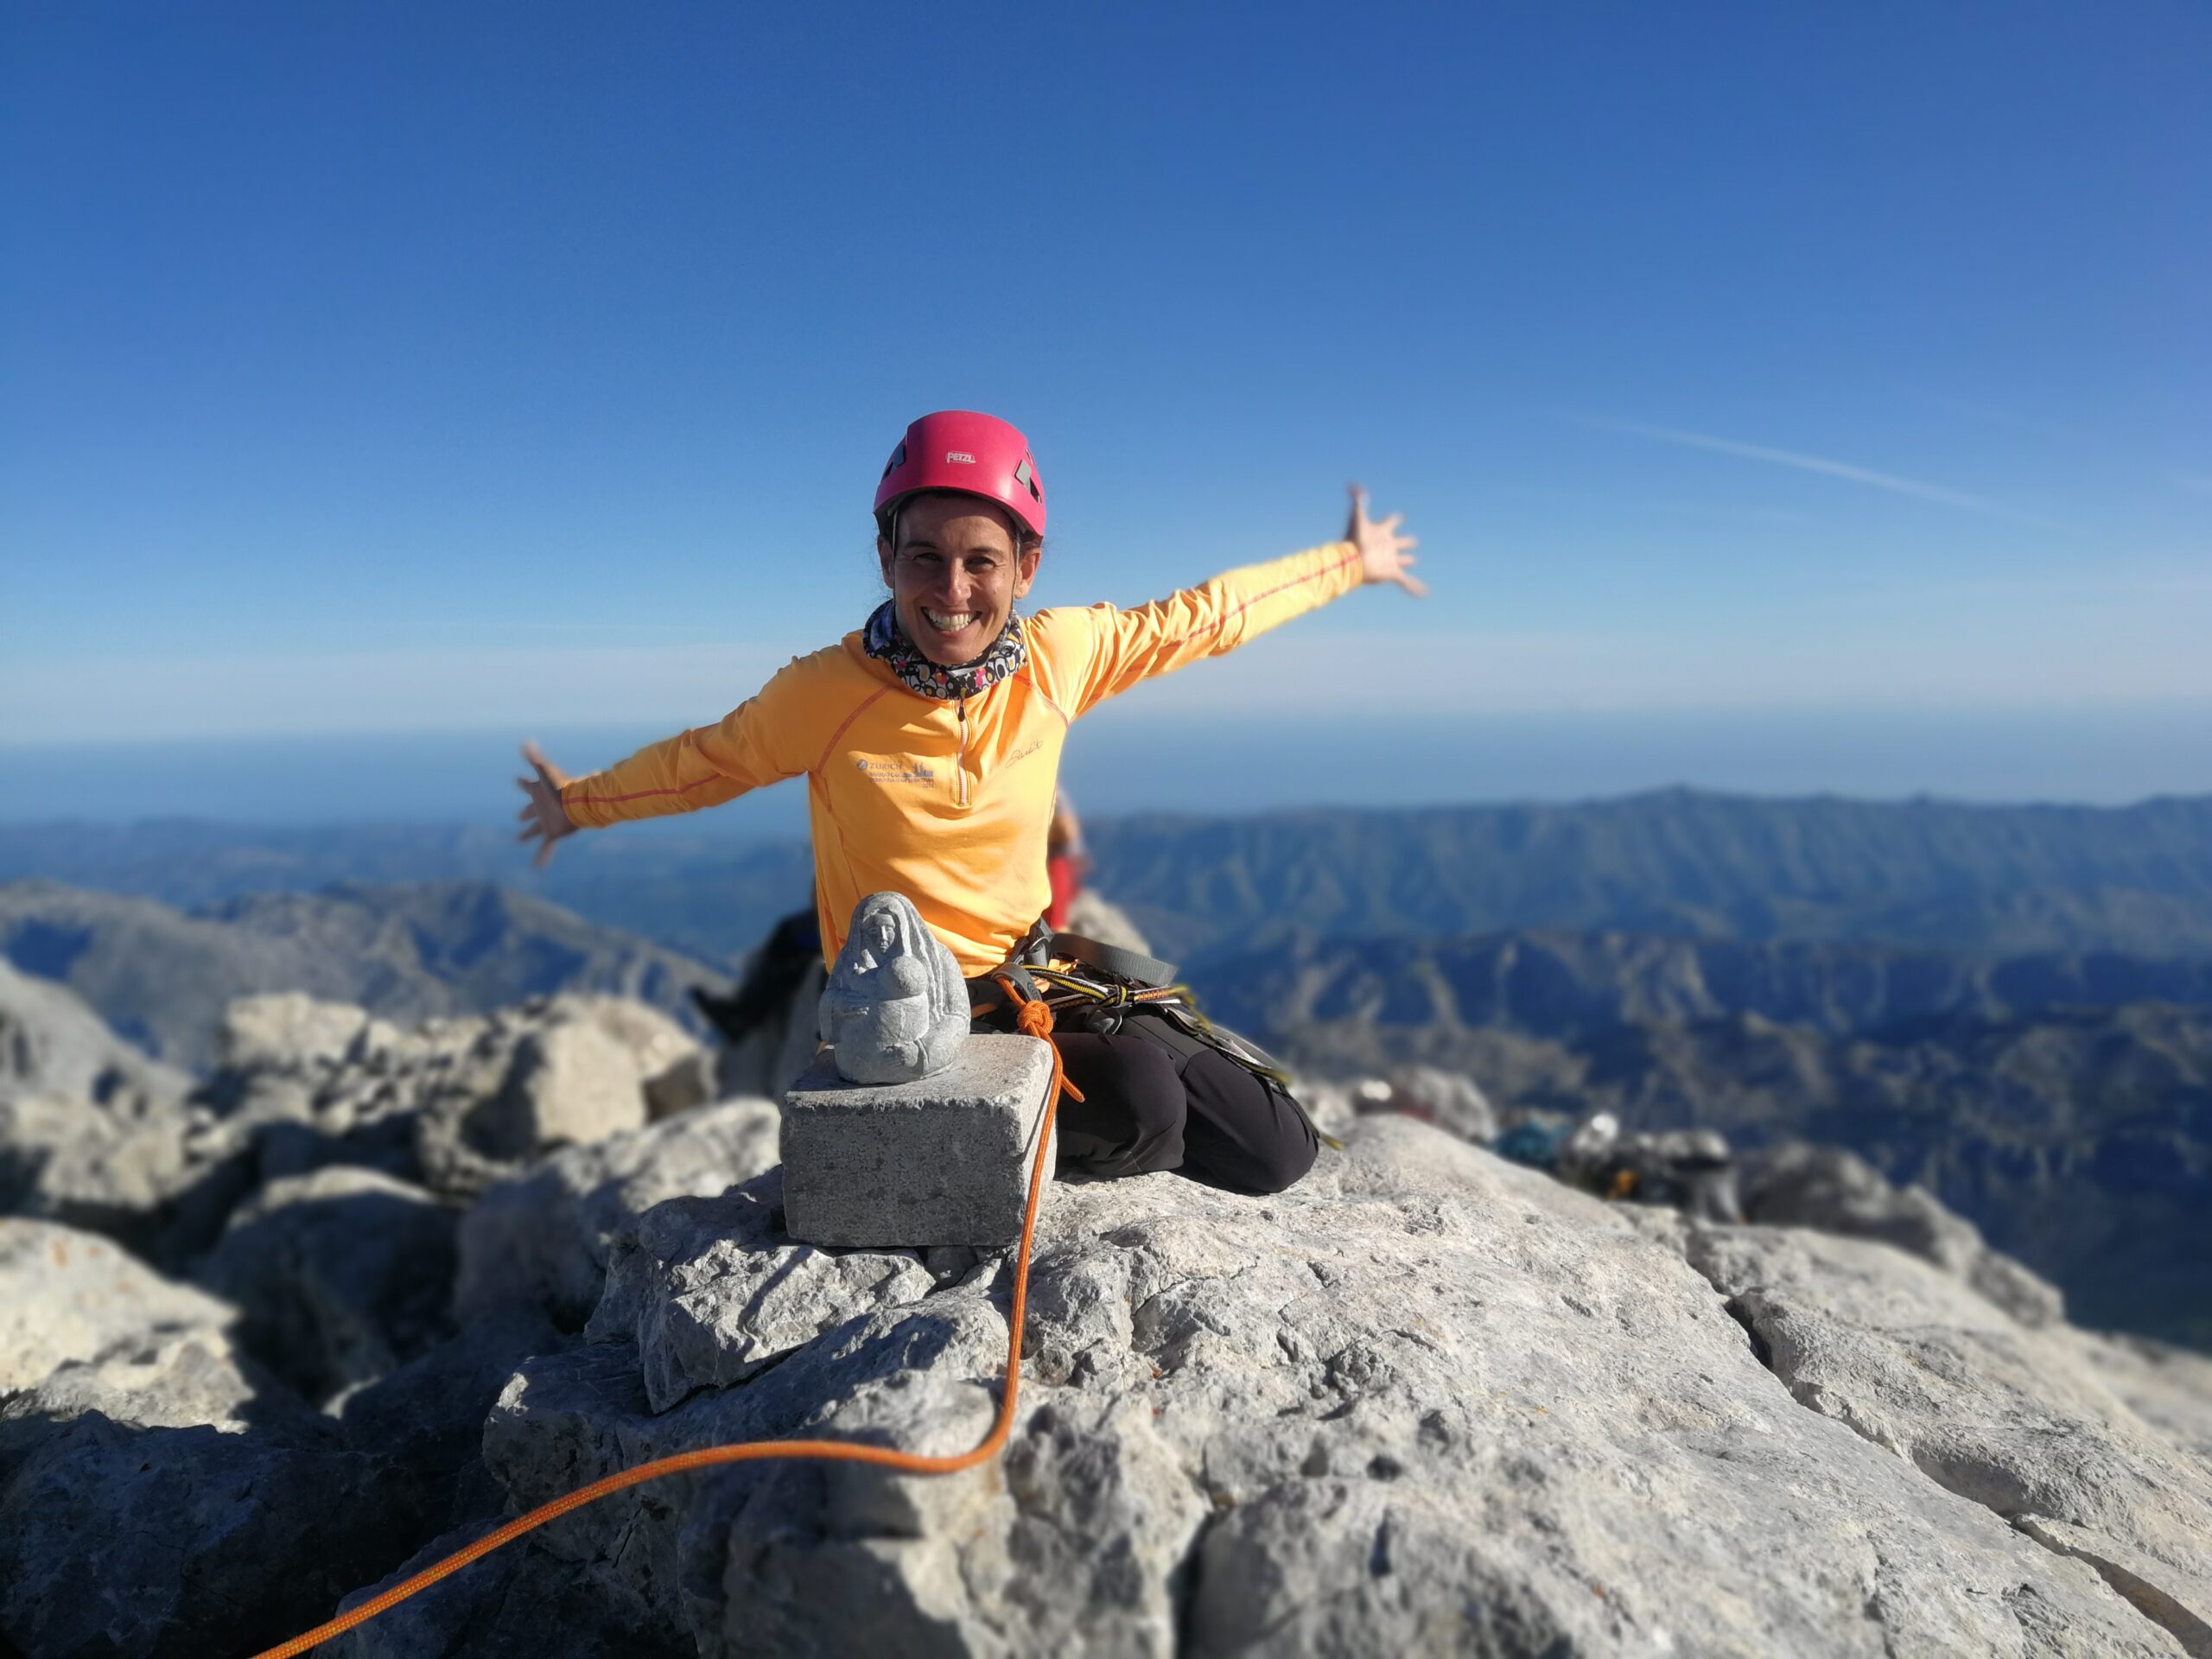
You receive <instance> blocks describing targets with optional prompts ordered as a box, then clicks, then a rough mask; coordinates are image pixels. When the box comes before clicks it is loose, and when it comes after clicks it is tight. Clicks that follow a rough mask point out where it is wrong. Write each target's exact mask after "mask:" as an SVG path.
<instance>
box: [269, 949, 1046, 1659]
mask: <svg viewBox="0 0 2212 1659" xmlns="http://www.w3.org/2000/svg"><path fill="white" fill-rule="evenodd" d="M999 983H1000V984H1001V985H1003V986H1004V987H1005V988H1006V991H1007V996H1008V997H1009V998H1010V999H1011V1000H1012V1001H1013V1003H1014V1023H1015V1026H1016V1027H1017V1028H1018V1029H1020V1031H1022V1032H1023V1033H1027V1035H1029V1036H1032V1037H1035V1038H1037V1039H1040V1040H1041V1041H1042V1042H1043V1043H1044V1044H1045V1046H1046V1048H1048V1049H1052V1088H1051V1090H1050V1091H1049V1092H1048V1093H1047V1094H1046V1096H1045V1113H1044V1116H1043V1117H1042V1118H1041V1119H1040V1120H1039V1124H1038V1131H1037V1157H1036V1160H1035V1161H1034V1162H1033V1164H1032V1165H1031V1166H1030V1171H1029V1207H1028V1209H1027V1211H1025V1212H1024V1213H1023V1216H1022V1218H1021V1244H1020V1249H1019V1250H1018V1251H1017V1252H1016V1254H1015V1255H1014V1300H1013V1306H1012V1307H1011V1308H1010V1309H1009V1310H1008V1313H1007V1358H1006V1383H1005V1387H1004V1389H1003V1390H1002V1391H1001V1394H1000V1396H999V1414H998V1421H995V1423H993V1424H992V1425H991V1432H990V1433H988V1434H987V1435H986V1436H984V1438H983V1441H982V1444H981V1445H980V1446H976V1448H975V1450H973V1451H972V1452H959V1453H957V1454H955V1455H952V1456H947V1457H926V1456H924V1455H923V1454H922V1453H920V1452H900V1451H898V1450H897V1449H895V1448H893V1447H892V1446H864V1445H861V1444H860V1443H858V1442H856V1441H851V1440H754V1441H751V1442H741V1443H738V1444H734V1445H728V1446H702V1447H700V1448H699V1449H698V1450H697V1451H696V1452H677V1453H676V1454H675V1455H673V1456H671V1457H665V1458H655V1459H653V1460H652V1462H650V1463H641V1464H639V1465H637V1466H636V1467H635V1468H633V1469H621V1470H617V1471H615V1472H614V1473H613V1474H611V1475H605V1476H602V1477H601V1478H599V1479H597V1480H594V1481H593V1482H592V1483H591V1484H589V1485H588V1486H582V1487H579V1488H578V1489H577V1490H576V1491H573V1492H570V1493H569V1494H568V1495H567V1496H565V1497H556V1498H555V1499H554V1500H553V1501H552V1502H551V1503H541V1504H539V1505H538V1506H537V1508H536V1509H534V1510H531V1511H530V1512H529V1513H528V1514H527V1515H521V1516H516V1517H515V1519H513V1520H512V1521H510V1522H507V1523H506V1524H505V1526H503V1527H500V1528H499V1529H497V1530H496V1531H494V1532H491V1533H487V1534H486V1535H485V1536H483V1537H481V1538H480V1539H478V1540H477V1541H475V1542H474V1543H473V1544H468V1545H465V1546H464V1547H462V1548H460V1549H457V1550H455V1551H454V1553H453V1554H450V1555H448V1556H446V1557H444V1558H443V1559H442V1560H436V1561H433V1562H432V1563H431V1564H430V1565H429V1566H428V1567H424V1568H423V1570H422V1571H421V1572H419V1573H414V1574H412V1575H411V1576H410V1577H409V1578H407V1579H405V1580H402V1581H401V1582H399V1583H398V1584H396V1585H394V1586H392V1587H391V1589H389V1590H387V1591H385V1592H383V1593H382V1594H381V1595H378V1596H372V1597H371V1598H370V1599H368V1600H366V1601H365V1602H363V1603H362V1604H361V1605H359V1606H358V1607H355V1608H353V1609H352V1610H351V1611H347V1612H343V1613H340V1614H339V1615H338V1616H337V1617H336V1618H333V1619H331V1620H330V1621H329V1622H328V1623H327V1624H318V1625H317V1626H315V1629H313V1630H309V1631H308V1632H307V1633H306V1634H305V1635H303V1636H296V1637H293V1638H292V1639H291V1640H290V1641H289V1642H283V1643H278V1644H277V1646H275V1647H273V1648H269V1649H264V1651H262V1652H261V1653H258V1654H257V1655H255V1656H254V1659H294V1656H296V1655H298V1654H302V1653H305V1652H307V1651H308V1649H312V1648H315V1647H317V1646H319V1645H321V1643H325V1642H327V1641H329V1640H330V1639H331V1637H334V1636H340V1635H342V1634H344V1633H345V1632H346V1631H347V1630H353V1629H354V1628H356V1627H357V1626H359V1625H362V1624H367V1623H368V1622H369V1620H371V1619H372V1618H376V1617H377V1615H378V1614H379V1613H384V1612H388V1611H391V1609H392V1608H394V1607H397V1605H399V1604H400V1603H401V1602H403V1601H405V1600H406V1599H408V1598H409V1597H410V1596H414V1595H418V1594H420V1593H421V1592H423V1591H425V1590H427V1589H429V1587H430V1586H432V1585H434V1584H435V1583H437V1582H438V1581H439V1580H441V1579H444V1578H448V1577H449V1576H450V1575H452V1574H453V1573H458V1572H459V1571H460V1570H461V1568H462V1567H467V1565H468V1564H469V1563H470V1562H471V1561H474V1560H481V1559H482V1558H483V1557H485V1556H486V1555H489V1554H491V1553H492V1552H493V1550H495V1549H499V1548H502V1547H503V1546H505V1545H507V1544H511V1543H512V1542H513V1541H515V1540H516V1539H518V1538H519V1537H521V1536H522V1535H523V1534H524V1533H526V1532H531V1531H535V1530H536V1529H537V1528H539V1527H542V1526H543V1525H544V1524H545V1523H546V1522H549V1521H556V1520H558V1519H560V1517H561V1516H564V1515H567V1514H569V1512H570V1511H572V1510H580V1509H582V1508H583V1507H584V1506H585V1505H586V1504H588V1503H597V1502H598V1501H599V1500H600V1499H601V1498H602V1497H611V1496H613V1494H614V1493H616V1492H620V1491H627V1490H628V1489H629V1488H630V1487H632V1486H642V1485H644V1484H645V1483H646V1482H647V1481H652V1480H659V1479H661V1478H664V1477H665V1476H669V1475H680V1474H683V1473H686V1472H688V1471H691V1470H694V1469H710V1468H714V1467H715V1466H717V1465H721V1464H726V1463H754V1462H760V1461H764V1460H767V1459H777V1458H795V1459H796V1458H818V1459H827V1460H830V1461H835V1462H840V1463H868V1464H874V1465H876V1466H877V1467H879V1468H883V1469H891V1470H895V1471H898V1472H899V1473H900V1474H905V1475H952V1474H958V1473H959V1472H960V1471H963V1470H966V1469H973V1468H975V1467H976V1466H977V1465H979V1464H984V1463H988V1462H989V1461H990V1460H991V1459H993V1458H995V1457H996V1456H998V1454H999V1453H1000V1452H1003V1451H1005V1450H1006V1446H1007V1440H1009V1439H1010V1438H1011V1437H1012V1435H1013V1433H1014V1404H1015V1402H1016V1400H1017V1399H1018V1398H1019V1396H1020V1389H1021V1326H1022V1319H1023V1316H1024V1312H1025V1309H1026V1306H1027V1302H1028V1298H1029V1250H1030V1244H1031V1242H1032V1240H1033V1237H1034V1236H1035V1233H1036V1230H1037V1207H1038V1204H1039V1200H1040V1199H1041V1198H1043V1196H1044V1192H1045V1176H1046V1168H1045V1158H1046V1154H1047V1153H1048V1152H1050V1151H1051V1149H1052V1122H1053V1119H1054V1117H1055V1116H1057V1115H1058V1111H1059V1106H1060V1096H1061V1095H1063V1094H1065V1095H1067V1096H1069V1097H1070V1098H1071V1099H1073V1100H1081V1099H1082V1098H1083V1091H1082V1090H1079V1089H1077V1087H1076V1086H1075V1085H1074V1084H1071V1083H1070V1082H1069V1081H1068V1080H1067V1078H1066V1077H1065V1076H1064V1075H1063V1074H1062V1072H1061V1070H1060V1055H1059V1051H1058V1049H1057V1048H1053V1046H1052V1007H1050V1005H1049V1004H1048V1003H1046V1001H1042V1000H1040V999H1038V998H1035V997H1033V996H1030V995H1026V994H1025V993H1024V992H1023V991H1022V990H1021V989H1020V988H1019V987H1018V986H1017V985H1015V984H1014V982H1012V981H1011V979H1009V978H1007V977H1006V976H1000V978H999Z"/></svg>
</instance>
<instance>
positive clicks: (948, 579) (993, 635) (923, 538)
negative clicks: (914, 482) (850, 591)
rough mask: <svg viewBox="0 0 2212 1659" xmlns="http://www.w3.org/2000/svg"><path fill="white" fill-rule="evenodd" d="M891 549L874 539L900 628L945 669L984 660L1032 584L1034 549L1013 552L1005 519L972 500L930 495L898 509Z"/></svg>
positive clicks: (981, 501)
mask: <svg viewBox="0 0 2212 1659" xmlns="http://www.w3.org/2000/svg"><path fill="white" fill-rule="evenodd" d="M897 529H898V531H899V545H898V547H897V548H896V549H893V547H892V546H891V544H890V543H888V542H887V541H885V540H884V539H883V537H880V536H879V537H876V540H875V550H876V556H877V557H879V558H880V560H881V561H882V562H883V580H884V582H885V583H886V585H887V586H888V587H889V588H890V589H891V597H892V601H893V604H895V605H896V606H897V607H898V612H899V626H900V627H902V628H904V629H906V637H907V638H908V639H912V641H913V642H914V643H915V644H916V645H918V646H920V647H921V652H922V655H923V656H925V657H926V658H929V659H930V660H931V662H933V663H938V664H943V665H944V666H945V667H947V668H953V667H957V666H958V665H959V664H962V663H972V662H974V661H975V660H976V658H978V657H980V656H982V654H983V652H984V651H985V650H986V649H987V648H988V646H989V645H990V643H991V641H992V640H994V639H997V638H998V637H999V631H1000V630H1001V628H1003V627H1005V626H1006V620H1007V617H1008V616H1010V615H1012V614H1013V612H1014V601H1015V600H1017V599H1020V597H1021V596H1022V595H1023V594H1027V592H1028V591H1029V585H1030V583H1032V582H1034V581H1036V579H1037V561H1038V559H1039V549H1037V548H1036V547H1035V546H1030V547H1028V548H1026V549H1022V550H1019V551H1017V550H1016V549H1015V546H1014V532H1013V531H1012V529H1011V528H1010V527H1009V526H1008V524H1007V518H1006V514H1005V513H1004V512H1002V511H1001V510H1000V509H999V508H997V507H995V506H993V505H989V504H988V503H986V502H984V501H983V500H982V499H979V498H977V497H975V496H961V495H927V496H921V497H918V498H917V499H915V500H913V501H912V502H910V503H909V504H908V505H906V506H905V507H904V508H902V509H901V510H900V512H899V522H898V524H897Z"/></svg>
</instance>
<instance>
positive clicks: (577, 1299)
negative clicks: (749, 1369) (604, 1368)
mask: <svg viewBox="0 0 2212 1659" xmlns="http://www.w3.org/2000/svg"><path fill="white" fill-rule="evenodd" d="M779 1121H780V1114H779V1112H778V1111H777V1109H776V1107H775V1106H774V1104H773V1103H771V1102H768V1101H766V1100H725V1101H720V1102H717V1103H715V1104H714V1105H711V1106H704V1107H701V1108H699V1109H696V1110H695V1111H690V1112H686V1113H683V1115H681V1116H677V1117H673V1118H671V1119H669V1120H668V1121H667V1122H661V1123H656V1124H654V1125H652V1127H651V1128H643V1129H633V1130H632V1131H630V1132H629V1133H628V1134H626V1135H612V1136H609V1137H608V1138H607V1139H606V1140H604V1141H599V1142H597V1143H595V1144H594V1145H591V1146H580V1147H565V1148H563V1150H561V1151H559V1152H556V1153H555V1154H552V1155H551V1156H550V1157H548V1158H546V1159H544V1160H542V1161H540V1162H539V1163H538V1164H537V1166H536V1167H534V1168H533V1169H531V1171H530V1172H528V1173H525V1174H523V1175H519V1176H518V1177H516V1178H514V1179H511V1180H506V1181H502V1182H500V1183H499V1185H495V1186H493V1187H492V1188H491V1189H490V1190H489V1191H487V1192H486V1193H485V1194H484V1195H483V1196H482V1197H481V1198H479V1199H477V1201H476V1202H475V1204H474V1205H471V1206H470V1208H469V1210H468V1212H467V1215H466V1216H464V1217H462V1219H461V1236H460V1253H461V1262H460V1268H459V1273H458V1276H457V1279H456V1281H455V1284H454V1307H455V1311H456V1312H457V1313H458V1314H459V1315H460V1317H461V1319H477V1318H480V1317H481V1316H483V1315H484V1314H486V1313H490V1312H492V1311H493V1310H496V1309H498V1308H500V1307H503V1306H510V1305H513V1304H517V1303H519V1304H523V1305H526V1306H532V1307H537V1308H540V1309H542V1310H543V1312H544V1313H545V1314H546V1316H547V1317H548V1318H550V1319H552V1320H553V1321H554V1323H555V1324H556V1325H559V1326H560V1327H561V1328H562V1329H563V1330H567V1331H575V1330H579V1329H581V1328H582V1325H583V1323H584V1321H585V1320H586V1319H588V1317H590V1314H591V1312H592V1309H593V1308H594V1306H597V1305H598V1302H599V1299H600V1293H601V1289H602V1288H603V1287H604V1286H605V1283H606V1280H607V1252H608V1249H610V1247H611V1245H612V1243H613V1241H614V1240H615V1238H616V1237H617V1236H622V1235H625V1234H626V1233H627V1232H628V1231H629V1230H631V1229H632V1228H633V1227H634V1225H635V1224H636V1222H637V1219H638V1217H639V1216H640V1215H642V1214H644V1213H645V1211H647V1210H650V1209H651V1208H652V1206H653V1205H657V1204H659V1203H661V1202H662V1201H663V1200H664V1199H668V1198H711V1197H713V1196H714V1195H715V1194H716V1193H719V1192H723V1191H725V1190H726V1189H728V1188H729V1187H732V1186H735V1185H739V1184H741V1183H742V1182H744V1181H747V1180H750V1179H752V1178H753V1176H755V1175H757V1174H759V1173H760V1172H761V1171H762V1170H764V1169H768V1168H771V1167H772V1166H774V1164H775V1162H776V1160H777V1156H778V1154H777V1134H778V1126H779Z"/></svg>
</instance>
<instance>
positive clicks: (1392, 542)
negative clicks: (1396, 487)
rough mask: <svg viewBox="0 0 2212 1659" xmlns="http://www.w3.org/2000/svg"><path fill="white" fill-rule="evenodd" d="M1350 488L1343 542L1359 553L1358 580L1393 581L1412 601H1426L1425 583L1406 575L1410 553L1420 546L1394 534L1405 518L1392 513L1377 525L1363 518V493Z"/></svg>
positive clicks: (1364, 507) (1410, 539) (1361, 490)
mask: <svg viewBox="0 0 2212 1659" xmlns="http://www.w3.org/2000/svg"><path fill="white" fill-rule="evenodd" d="M1405 520H1406V515H1405V514H1403V513H1402V512H1394V513H1392V514H1391V515H1390V516H1389V518H1385V519H1383V521H1382V522H1381V523H1380V524H1377V523H1376V521H1375V520H1374V519H1372V518H1369V517H1368V516H1367V492H1366V491H1365V490H1363V489H1362V488H1360V486H1358V485H1357V484H1354V485H1352V486H1351V524H1350V526H1349V527H1347V528H1346V530H1345V531H1344V539H1345V540H1346V541H1348V542H1350V543H1351V544H1352V545H1353V546H1354V547H1357V549H1358V550H1359V574H1360V580H1361V581H1362V582H1396V583H1397V584H1398V586H1399V587H1401V588H1404V589H1405V590H1406V591H1407V592H1408V593H1409V594H1412V595H1413V596H1414V598H1415V599H1426V598H1427V596H1428V584H1427V582H1422V581H1421V579H1420V578H1419V577H1418V576H1411V575H1407V574H1406V568H1407V566H1408V565H1410V564H1412V563H1414V556H1413V550H1414V549H1415V548H1416V547H1419V546H1420V545H1421V543H1419V542H1418V541H1416V540H1415V539H1414V537H1411V536H1401V535H1399V534H1398V526H1399V525H1400V524H1403V523H1404V522H1405Z"/></svg>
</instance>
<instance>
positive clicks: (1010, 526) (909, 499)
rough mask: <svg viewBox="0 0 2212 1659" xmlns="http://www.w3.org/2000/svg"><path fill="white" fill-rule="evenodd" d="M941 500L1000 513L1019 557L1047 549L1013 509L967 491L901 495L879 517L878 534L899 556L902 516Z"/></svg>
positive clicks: (922, 492)
mask: <svg viewBox="0 0 2212 1659" xmlns="http://www.w3.org/2000/svg"><path fill="white" fill-rule="evenodd" d="M941 499H951V500H958V501H967V502H972V503H974V504H975V505H976V506H977V507H978V508H979V509H981V508H984V507H988V508H989V509H990V510H991V511H992V512H995V513H997V514H998V516H999V518H1001V520H1002V521H1003V522H1004V523H1005V524H1006V528H1007V534H1008V535H1010V536H1012V537H1014V552H1015V553H1016V554H1020V553H1025V552H1027V551H1028V550H1029V549H1031V548H1036V549H1038V550H1039V551H1042V550H1043V549H1044V546H1045V538H1044V537H1042V536H1039V534H1038V533H1037V532H1036V531H1033V530H1032V529H1030V528H1029V526H1028V525H1027V524H1023V523H1022V522H1021V520H1020V518H1017V517H1016V516H1015V514H1014V509H1013V508H1011V507H1009V506H1007V505H1006V504H1005V503H1003V502H1001V501H994V500H992V499H991V498H990V497H989V496H988V495H970V494H969V493H968V492H967V491H965V490H916V491H915V492H914V493H912V495H902V496H900V497H899V499H898V500H896V501H894V502H893V503H892V504H891V505H889V506H888V507H887V508H885V509H884V510H883V512H881V513H880V514H878V515H877V517H876V521H875V528H876V533H877V534H878V535H879V536H880V537H883V539H884V540H885V541H887V542H888V543H891V550H892V551H893V553H896V552H897V551H898V550H899V516H900V515H901V514H903V513H904V512H906V509H907V508H908V507H910V506H912V505H913V504H914V503H915V502H917V501H929V500H941Z"/></svg>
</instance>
